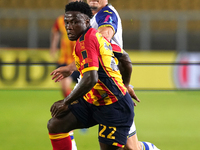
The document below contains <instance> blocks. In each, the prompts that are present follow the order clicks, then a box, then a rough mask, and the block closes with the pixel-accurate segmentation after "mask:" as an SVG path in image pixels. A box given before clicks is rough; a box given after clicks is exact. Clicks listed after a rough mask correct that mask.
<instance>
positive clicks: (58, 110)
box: [50, 100, 68, 117]
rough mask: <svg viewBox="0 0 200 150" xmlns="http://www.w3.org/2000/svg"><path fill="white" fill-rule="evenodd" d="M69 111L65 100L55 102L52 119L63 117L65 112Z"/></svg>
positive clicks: (51, 110) (52, 108)
mask: <svg viewBox="0 0 200 150" xmlns="http://www.w3.org/2000/svg"><path fill="white" fill-rule="evenodd" d="M67 110H68V105H66V104H65V103H64V100H60V101H57V102H55V103H54V104H53V105H52V106H51V109H50V112H51V116H52V117H58V116H59V115H61V114H62V113H63V112H65V111H67Z"/></svg>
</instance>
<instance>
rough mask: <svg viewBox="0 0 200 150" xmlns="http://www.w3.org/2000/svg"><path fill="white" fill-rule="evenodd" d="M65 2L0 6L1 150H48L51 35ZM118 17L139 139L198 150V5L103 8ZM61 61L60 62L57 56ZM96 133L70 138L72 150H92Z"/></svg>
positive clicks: (0, 0) (136, 0)
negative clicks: (128, 60) (135, 100)
mask: <svg viewBox="0 0 200 150" xmlns="http://www.w3.org/2000/svg"><path fill="white" fill-rule="evenodd" d="M66 3H67V0H0V102H1V104H0V114H2V115H3V116H1V117H0V135H1V136H0V141H1V144H0V145H1V146H0V150H18V149H19V150H21V149H29V150H35V149H37V150H49V149H51V144H50V140H49V138H48V132H47V129H46V124H47V121H48V119H49V118H50V117H51V116H50V112H49V109H50V106H51V105H52V104H53V103H54V102H55V101H56V100H60V99H62V98H63V96H62V94H61V90H60V84H59V83H54V81H52V80H51V76H50V72H52V71H53V70H54V69H55V68H56V62H57V58H52V57H51V55H50V32H51V28H52V26H53V24H54V22H55V20H56V18H57V17H58V16H60V15H62V14H63V13H64V7H65V4H66ZM109 3H111V4H112V5H113V6H114V7H115V8H116V9H117V10H118V12H119V14H120V16H121V19H122V26H123V41H124V49H125V50H126V51H127V52H128V53H129V55H130V58H131V60H132V64H133V73H132V78H131V84H132V85H133V86H134V89H135V91H136V92H137V95H138V97H139V98H140V100H141V103H140V104H138V105H137V107H135V113H136V117H135V120H136V127H137V134H138V138H139V140H141V141H149V142H152V143H153V144H155V145H156V146H157V147H158V148H160V149H162V150H182V149H198V148H199V139H200V128H199V124H200V119H199V115H198V114H199V113H200V112H199V106H200V101H199V96H200V92H199V90H200V0H167V1H164V0H109ZM58 55H59V54H58ZM97 131H98V127H97V126H96V127H94V128H92V129H90V130H86V132H85V133H83V132H82V131H79V130H77V131H75V140H76V142H77V146H78V150H85V149H88V150H90V149H91V150H92V149H99V148H98V141H97V136H98V132H97Z"/></svg>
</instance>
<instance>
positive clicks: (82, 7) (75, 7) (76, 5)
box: [65, 1, 92, 18]
mask: <svg viewBox="0 0 200 150" xmlns="http://www.w3.org/2000/svg"><path fill="white" fill-rule="evenodd" d="M67 11H79V12H81V13H83V14H85V15H87V16H88V17H89V18H92V11H91V9H90V6H89V5H88V4H87V3H85V2H81V1H80V2H78V1H76V2H71V3H69V4H67V5H66V6H65V13H66V12H67Z"/></svg>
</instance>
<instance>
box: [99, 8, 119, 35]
mask: <svg viewBox="0 0 200 150" xmlns="http://www.w3.org/2000/svg"><path fill="white" fill-rule="evenodd" d="M95 19H96V22H97V24H98V27H101V26H111V27H112V28H113V29H114V31H115V32H117V27H118V18H117V15H116V14H115V12H114V11H113V10H111V9H110V8H109V7H105V8H103V9H102V10H100V11H99V12H98V14H97V15H96V18H95Z"/></svg>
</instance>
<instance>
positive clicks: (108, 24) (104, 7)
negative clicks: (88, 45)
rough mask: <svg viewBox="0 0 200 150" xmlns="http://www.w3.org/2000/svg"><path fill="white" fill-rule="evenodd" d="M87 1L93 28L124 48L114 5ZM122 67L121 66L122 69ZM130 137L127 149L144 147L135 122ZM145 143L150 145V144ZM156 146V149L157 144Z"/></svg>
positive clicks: (105, 1)
mask: <svg viewBox="0 0 200 150" xmlns="http://www.w3.org/2000/svg"><path fill="white" fill-rule="evenodd" d="M87 3H88V4H89V6H90V8H91V9H92V13H93V18H92V19H91V21H90V22H91V26H92V27H93V28H96V29H97V30H98V32H100V33H101V34H102V35H103V36H104V37H106V38H107V39H108V40H109V41H111V43H114V44H117V45H118V46H120V47H121V48H123V41H122V24H121V18H120V17H119V14H118V12H117V11H116V9H115V8H114V7H113V6H112V5H110V4H108V0H87ZM124 53H125V52H124ZM119 61H120V60H119ZM119 67H120V66H119ZM125 67H126V65H123V66H122V68H123V69H124V68H125ZM122 68H120V70H121V69H122ZM123 76H124V77H123ZM122 77H123V80H127V78H128V79H130V78H129V77H127V76H126V75H123V74H122ZM129 81H130V80H129ZM128 84H129V82H128ZM126 87H127V89H128V92H129V94H131V96H132V98H134V99H135V100H136V101H138V102H139V101H140V100H139V99H138V97H137V96H136V95H135V93H134V90H133V89H132V87H131V86H128V85H126ZM128 137H129V138H128V140H127V144H126V146H125V149H126V150H142V149H143V147H144V146H143V144H142V143H141V142H139V141H138V138H137V134H136V128H135V123H134V122H133V124H132V127H131V130H130V131H129V136H128ZM145 145H146V146H148V144H145ZM146 148H147V147H146ZM154 148H155V149H156V147H155V146H154ZM154 148H153V147H149V149H150V150H154Z"/></svg>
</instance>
